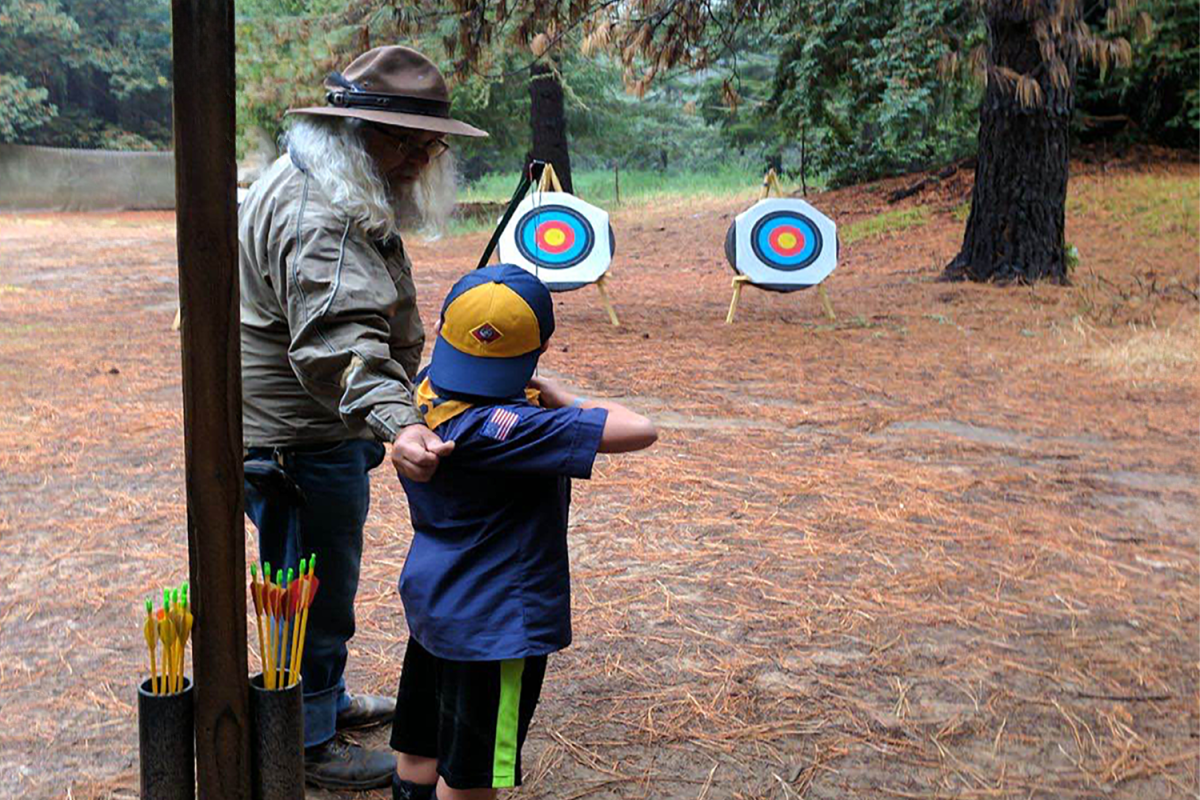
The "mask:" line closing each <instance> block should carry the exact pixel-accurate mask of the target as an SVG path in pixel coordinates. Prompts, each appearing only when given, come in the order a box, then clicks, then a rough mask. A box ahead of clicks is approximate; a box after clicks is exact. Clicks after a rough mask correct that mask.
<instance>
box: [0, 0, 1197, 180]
mask: <svg viewBox="0 0 1200 800" xmlns="http://www.w3.org/2000/svg"><path fill="white" fill-rule="evenodd" d="M1091 5H1094V10H1089V4H1088V3H1084V6H1085V10H1084V18H1085V19H1088V18H1089V14H1091V16H1092V18H1091V19H1089V22H1090V23H1091V24H1093V25H1096V26H1100V25H1102V24H1103V21H1104V20H1103V18H1102V15H1103V13H1104V12H1105V10H1106V4H1104V3H1095V4H1091ZM764 8H765V9H766V11H767V13H764V14H762V15H761V16H760V17H759V18H757V19H753V20H742V21H741V22H740V24H738V25H737V27H736V30H734V31H733V32H732V33H729V34H728V35H724V32H720V31H718V32H714V37H713V38H714V40H720V41H721V42H722V47H721V48H720V52H719V53H718V52H714V54H713V57H712V59H711V61H710V63H708V64H707V65H706V66H705V67H704V68H702V69H700V70H687V69H683V68H677V69H674V70H670V71H668V72H667V73H666V74H660V75H658V76H657V77H656V78H655V80H654V81H653V82H652V83H649V85H643V86H641V88H640V89H638V88H637V86H636V84H635V85H634V87H632V89H633V90H632V91H631V87H630V83H629V80H628V75H627V74H624V73H623V68H622V65H621V63H620V60H619V59H618V58H615V57H614V56H613V54H612V53H611V52H607V51H593V50H592V48H590V47H589V43H588V41H587V40H586V37H585V36H584V35H583V33H582V31H581V30H575V31H563V32H560V33H556V34H555V38H554V41H555V45H556V46H555V47H554V48H553V51H552V52H551V53H550V55H553V56H554V59H555V61H554V64H555V69H556V71H557V73H558V75H559V77H560V80H561V83H562V87H563V95H564V99H565V109H566V122H567V130H568V135H569V140H570V150H571V160H572V164H573V165H574V166H575V168H576V169H578V170H581V171H584V170H589V169H590V170H598V169H604V170H612V169H614V168H617V169H621V170H630V171H635V170H641V171H651V172H660V173H672V174H677V173H682V172H687V173H707V174H714V175H719V174H741V175H745V174H746V173H747V172H750V173H753V172H761V169H762V168H763V167H764V166H765V165H768V164H770V165H774V166H776V167H778V168H780V169H781V170H782V171H784V172H786V173H790V174H792V175H793V176H797V177H798V175H799V171H800V169H801V163H802V161H803V166H804V172H805V174H806V177H807V179H808V181H809V182H812V183H819V184H826V185H831V186H837V185H843V184H847V183H854V182H859V181H864V180H870V179H873V178H877V177H883V176H887V175H892V174H898V173H903V172H909V171H913V170H918V169H926V168H931V167H934V166H937V165H939V164H944V163H947V162H951V161H955V160H957V159H961V158H964V157H968V156H970V155H971V154H972V153H973V152H974V149H975V146H976V136H977V132H978V128H979V104H980V101H981V98H982V96H983V91H982V89H981V87H980V84H979V82H978V81H977V80H974V79H973V78H972V76H971V74H970V71H969V70H961V69H960V70H951V69H947V65H948V64H950V63H953V60H954V59H955V58H956V57H957V55H958V54H960V53H965V52H968V51H969V50H970V49H971V48H972V47H973V46H974V45H975V44H977V43H979V42H982V41H983V40H984V38H985V30H984V27H983V17H982V15H979V14H975V13H971V11H970V7H969V4H967V3H945V2H941V0H844V1H843V2H838V3H826V2H820V1H819V0H795V2H790V3H781V4H779V5H778V9H777V11H776V12H775V13H772V11H771V8H772V6H771V4H769V3H768V4H766V5H765V6H764ZM1139 8H1140V9H1142V10H1144V11H1146V12H1147V15H1148V17H1149V18H1150V19H1152V20H1153V33H1152V35H1149V36H1145V35H1141V36H1134V35H1132V33H1133V31H1132V30H1131V31H1129V33H1130V35H1129V36H1128V37H1127V38H1128V39H1129V41H1130V42H1131V43H1132V47H1133V51H1134V52H1133V57H1132V59H1131V65H1130V66H1129V67H1127V68H1124V69H1120V70H1116V71H1110V70H1109V68H1108V66H1107V65H1100V64H1097V65H1084V66H1081V68H1080V73H1079V79H1078V81H1077V84H1076V101H1077V108H1076V113H1075V114H1074V117H1073V123H1072V124H1073V138H1074V141H1075V142H1076V143H1088V142H1093V141H1096V140H1103V141H1105V142H1110V143H1115V144H1117V145H1124V144H1129V143H1138V142H1142V143H1153V144H1160V145H1166V146H1172V147H1191V148H1194V147H1195V145H1196V141H1197V132H1198V131H1200V42H1198V39H1200V0H1144V1H1143V2H1142V3H1141V4H1140V6H1139ZM237 9H238V12H237V13H238V16H237V37H238V62H237V69H238V97H237V103H238V147H239V155H240V156H245V155H246V154H248V153H250V152H252V151H254V150H256V149H258V148H259V147H261V145H262V143H263V141H264V140H275V139H276V138H277V137H278V136H279V134H280V133H281V130H282V128H281V123H282V121H283V112H284V110H285V109H286V108H288V107H289V106H292V105H297V104H300V103H305V102H309V101H314V100H319V99H320V98H321V95H322V94H323V90H322V89H321V86H320V83H321V79H322V78H323V77H324V74H325V73H327V72H328V71H329V70H330V69H331V68H335V67H336V66H341V65H344V63H345V62H346V61H347V60H348V55H349V54H353V53H356V52H360V51H361V50H363V49H366V48H367V47H369V46H372V45H376V44H382V43H390V42H395V41H405V42H408V43H410V44H412V45H413V46H415V47H417V48H419V49H421V50H422V51H423V52H426V53H427V54H429V55H431V57H433V58H434V59H435V60H437V61H439V62H440V63H441V64H442V65H443V66H445V67H446V71H447V74H450V73H452V72H454V70H453V69H452V67H453V65H454V61H455V55H456V54H455V43H454V28H455V25H456V23H457V15H458V14H457V12H456V9H455V6H454V5H453V4H452V3H449V2H447V3H441V4H436V3H435V4H428V3H427V4H413V3H403V4H400V3H386V2H379V1H378V0H376V1H375V2H370V1H368V2H363V1H362V0H355V1H354V2H346V0H340V2H339V1H338V0H244V2H240V3H239V4H238V6H237ZM710 24H712V23H710ZM1135 24H1137V23H1136V22H1135V21H1131V22H1130V23H1129V27H1130V28H1132V27H1133V26H1134V25H1135ZM552 33H554V32H552ZM1117 33H1123V32H1121V31H1118V32H1117ZM536 49H537V48H536V47H534V48H522V47H519V46H514V45H513V44H512V43H511V42H497V43H496V44H495V45H493V46H491V48H490V50H489V52H488V53H486V54H485V56H484V58H482V59H481V61H480V64H479V65H478V66H477V68H474V69H472V70H470V71H467V72H466V73H465V74H463V73H461V72H460V74H458V75H456V76H455V77H454V79H453V83H454V92H453V97H454V114H455V115H456V116H459V117H462V118H464V119H467V120H469V121H471V122H472V123H473V124H475V125H478V126H479V127H482V128H484V129H486V130H488V131H490V132H491V134H492V136H491V138H489V139H487V140H483V141H477V142H463V143H461V146H460V151H459V158H460V165H461V168H462V170H463V174H464V176H465V178H466V179H467V181H469V182H470V181H478V180H479V179H481V178H484V177H485V176H487V175H489V174H497V173H500V174H505V173H507V174H512V173H513V172H514V171H515V170H516V169H517V168H519V166H520V164H521V163H522V161H523V159H524V158H525V156H526V154H527V152H528V151H529V146H530V145H529V142H530V119H529V116H530V91H529V81H530V67H531V65H532V64H533V62H534V61H535V56H534V53H533V51H534V50H536ZM1106 72H1110V74H1107V75H1106V74H1104V73H1106ZM196 90H197V91H204V87H201V86H198V87H196ZM0 92H2V94H3V96H4V97H5V102H4V103H2V104H0V142H19V143H27V144H41V145H50V146H57V147H75V148H104V149H118V150H152V149H168V148H169V147H170V144H171V92H172V74H171V50H170V2H169V0H104V2H96V1H95V0H0Z"/></svg>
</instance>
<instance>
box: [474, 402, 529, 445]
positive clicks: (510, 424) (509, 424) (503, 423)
mask: <svg viewBox="0 0 1200 800" xmlns="http://www.w3.org/2000/svg"><path fill="white" fill-rule="evenodd" d="M520 421H521V418H520V417H519V416H517V412H515V411H513V410H511V409H508V408H497V409H496V410H495V411H493V412H492V415H491V416H490V417H488V421H487V422H486V423H484V426H483V435H484V436H489V437H491V438H493V439H499V440H500V441H502V442H503V441H504V440H505V439H507V438H508V434H509V432H510V431H512V429H513V428H515V427H516V426H517V423H518V422H520Z"/></svg>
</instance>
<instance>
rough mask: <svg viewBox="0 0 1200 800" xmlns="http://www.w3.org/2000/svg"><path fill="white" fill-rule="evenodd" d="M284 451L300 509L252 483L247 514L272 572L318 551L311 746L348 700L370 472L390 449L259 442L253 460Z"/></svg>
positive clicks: (307, 720)
mask: <svg viewBox="0 0 1200 800" xmlns="http://www.w3.org/2000/svg"><path fill="white" fill-rule="evenodd" d="M277 452H278V453H280V454H282V459H283V468H284V469H285V470H286V471H287V473H288V474H289V475H290V476H291V477H292V480H294V481H295V482H296V483H297V484H299V486H300V488H301V490H303V492H304V495H305V498H306V500H307V502H306V503H305V505H304V507H303V508H298V507H296V506H293V505H291V504H289V503H287V502H284V501H280V500H273V499H269V498H267V497H264V496H263V495H262V494H261V493H259V492H258V491H257V490H256V489H255V488H254V487H253V486H251V485H250V484H249V483H247V484H246V513H247V514H248V515H249V516H250V519H251V520H253V521H254V524H255V526H257V527H258V552H259V556H260V558H261V559H262V560H263V561H264V562H270V564H271V569H272V570H273V571H274V570H278V569H280V568H282V569H283V571H284V574H286V573H287V569H288V567H292V568H293V569H296V568H298V567H299V565H300V559H301V558H308V557H309V556H310V555H311V554H313V553H316V554H317V572H316V575H317V578H318V579H319V580H320V581H321V585H320V588H319V589H318V591H317V598H316V600H314V601H313V604H312V608H311V609H310V610H309V612H308V614H309V616H308V632H307V635H306V639H305V644H304V662H303V663H302V664H301V665H300V674H301V675H302V677H303V678H304V746H305V747H312V746H314V745H319V744H323V743H325V742H327V741H329V740H330V739H332V738H333V735H334V733H335V732H336V729H337V714H338V712H339V711H341V710H342V709H344V708H346V706H348V705H349V702H350V701H349V699H348V698H347V697H346V684H345V682H344V681H343V679H342V673H343V672H345V669H346V642H348V641H349V640H350V638H351V637H352V636H354V596H355V594H357V593H358V572H359V563H360V562H361V560H362V545H363V524H364V523H365V522H366V520H367V510H368V508H369V507H370V504H371V485H370V479H369V478H368V477H367V473H368V472H369V471H370V470H372V469H374V468H375V467H377V466H379V464H380V463H381V462H382V461H383V456H384V452H385V451H384V447H383V445H381V444H378V443H376V442H368V441H364V440H362V439H349V440H346V441H343V442H337V443H332V444H325V445H306V446H303V447H299V448H279V449H278V450H277V449H276V448H271V447H252V448H250V450H249V455H250V457H251V458H273V457H274V455H275V454H276V453H277Z"/></svg>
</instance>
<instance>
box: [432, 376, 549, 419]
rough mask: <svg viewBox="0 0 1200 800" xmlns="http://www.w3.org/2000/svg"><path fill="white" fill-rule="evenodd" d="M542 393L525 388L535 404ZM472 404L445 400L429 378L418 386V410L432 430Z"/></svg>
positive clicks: (526, 394)
mask: <svg viewBox="0 0 1200 800" xmlns="http://www.w3.org/2000/svg"><path fill="white" fill-rule="evenodd" d="M541 394H542V393H541V392H539V391H538V390H537V389H530V388H528V387H526V389H525V399H526V400H528V401H529V402H530V403H532V404H533V405H535V406H536V405H540V399H541ZM471 406H472V404H471V403H468V402H467V401H465V400H449V399H446V400H443V399H442V398H441V397H438V394H437V392H436V391H434V389H433V384H432V383H430V382H429V378H426V379H425V380H423V381H421V385H420V386H418V387H417V411H419V412H420V413H421V416H422V417H424V418H425V427H427V428H429V429H430V430H437V428H438V426H439V425H441V424H442V423H443V422H449V421H450V420H452V419H454V418H455V417H457V416H458V415H459V414H461V413H463V412H464V411H466V410H467V409H469V408H471Z"/></svg>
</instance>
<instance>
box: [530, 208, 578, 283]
mask: <svg viewBox="0 0 1200 800" xmlns="http://www.w3.org/2000/svg"><path fill="white" fill-rule="evenodd" d="M515 238H516V244H517V250H519V251H520V252H521V255H523V256H524V257H525V258H526V259H528V260H529V261H530V262H531V263H533V264H537V265H538V266H540V267H544V268H546V269H566V268H568V267H573V266H575V265H576V264H579V263H580V262H582V261H583V260H584V259H586V258H587V257H588V256H589V255H591V252H592V248H593V247H595V245H596V232H595V231H594V230H593V229H592V224H591V223H590V222H588V220H587V218H586V217H584V216H583V215H582V214H580V213H579V212H578V211H576V210H574V209H572V208H567V207H566V206H558V205H555V206H541V207H540V208H535V209H532V210H530V211H527V212H526V213H525V215H524V216H522V217H521V219H519V220H518V221H517V229H516V232H515Z"/></svg>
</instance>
